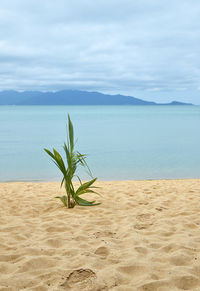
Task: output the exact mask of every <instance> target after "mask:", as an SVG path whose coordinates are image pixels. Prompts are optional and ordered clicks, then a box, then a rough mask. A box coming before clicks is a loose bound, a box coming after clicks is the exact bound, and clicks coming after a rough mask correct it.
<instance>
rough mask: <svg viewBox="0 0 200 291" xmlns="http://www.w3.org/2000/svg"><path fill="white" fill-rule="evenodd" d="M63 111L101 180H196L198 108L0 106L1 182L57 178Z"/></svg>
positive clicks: (199, 140) (199, 164)
mask: <svg viewBox="0 0 200 291" xmlns="http://www.w3.org/2000/svg"><path fill="white" fill-rule="evenodd" d="M67 113H70V115H71V119H72V121H73V124H74V127H75V135H76V137H77V138H78V140H77V149H78V150H79V151H80V152H83V153H87V154H88V163H89V165H90V167H91V169H92V172H93V174H94V176H97V177H98V178H99V179H100V180H119V179H160V178H198V177H200V130H199V129H200V106H0V181H11V180H52V181H53V180H59V179H60V174H59V172H58V170H57V168H56V167H55V165H54V164H53V163H52V162H51V161H50V159H49V157H48V156H47V154H46V153H45V152H44V151H43V148H44V147H47V148H49V149H50V148H52V146H54V147H55V148H56V149H58V150H59V151H60V152H62V151H63V150H62V144H63V142H64V141H65V137H66V121H67ZM81 174H83V173H82V172H81ZM83 177H84V178H87V176H86V175H85V174H84V175H83Z"/></svg>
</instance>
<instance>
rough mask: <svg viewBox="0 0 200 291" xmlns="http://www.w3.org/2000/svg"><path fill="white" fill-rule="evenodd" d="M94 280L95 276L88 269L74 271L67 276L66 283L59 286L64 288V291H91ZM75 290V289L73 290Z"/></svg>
mask: <svg viewBox="0 0 200 291" xmlns="http://www.w3.org/2000/svg"><path fill="white" fill-rule="evenodd" d="M95 279H96V274H95V272H93V271H92V270H90V269H78V270H74V271H73V272H71V273H70V274H69V276H68V277H67V279H66V281H65V282H64V283H63V284H62V285H60V286H61V287H64V288H65V290H69V288H70V289H71V290H84V289H85V288H86V287H87V290H91V288H92V286H94V281H95ZM75 288H76V289H75Z"/></svg>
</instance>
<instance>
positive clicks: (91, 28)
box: [0, 0, 200, 103]
mask: <svg viewBox="0 0 200 291" xmlns="http://www.w3.org/2000/svg"><path fill="white" fill-rule="evenodd" d="M199 14H200V2H199V1H197V0H191V1H187V0H173V1H172V0H169V1H158V0H140V1H132V0H124V1H122V0H110V1H105V0H101V1H100V0H97V1H91V0H90V1H89V0H74V1H66V0H57V1H54V0H48V1H47V0H43V1H35V0H29V1H27V0H15V1H11V0H1V3H0V26H1V31H0V76H1V78H0V89H1V90H2V89H20V90H22V89H40V90H48V89H49V90H50V89H51V90H52V89H55V90H58V89H63V88H78V89H85V90H99V91H102V92H112V93H126V94H129V95H136V94H137V96H136V97H145V98H146V99H149V100H150V99H152V98H153V99H156V98H157V96H159V98H160V101H162V98H163V102H165V101H168V100H170V98H172V97H173V99H177V98H179V100H180V101H188V102H196V103H198V102H199V103H200V101H199V95H198V94H199V92H198V90H197V89H196V88H197V87H198V86H199V73H200V59H199V46H200V39H199V29H200V23H199ZM183 88H184V90H183ZM179 91H180V92H182V91H184V92H186V93H185V94H182V95H180V94H179ZM147 93H148V95H147ZM166 93H167V94H168V95H167V94H166ZM156 94H158V95H156ZM187 94H188V95H187ZM156 101H159V100H156Z"/></svg>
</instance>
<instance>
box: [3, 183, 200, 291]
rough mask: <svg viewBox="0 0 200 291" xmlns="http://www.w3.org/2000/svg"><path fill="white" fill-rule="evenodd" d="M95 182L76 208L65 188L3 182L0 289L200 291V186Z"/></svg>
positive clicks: (40, 184)
mask: <svg viewBox="0 0 200 291" xmlns="http://www.w3.org/2000/svg"><path fill="white" fill-rule="evenodd" d="M97 184H98V186H100V187H101V188H100V189H99V192H100V193H101V195H102V196H101V197H98V196H97V197H96V198H97V200H98V201H101V202H102V204H101V205H99V206H95V207H75V208H74V209H67V208H64V207H63V205H62V204H61V202H60V201H59V200H57V199H55V198H54V196H55V195H57V194H62V193H64V192H63V190H60V188H59V183H1V184H0V221H1V223H0V290H1V291H5V290H6V291H8V290H9V291H16V290H34V291H36V290H37V291H45V290H53V291H63V290H74V291H76V290H91V291H97V290H99V291H100V290H113V291H114V290H121V291H130V290H138V291H140V290H141V291H142V290H146V291H150V290H153V291H154V290H159V291H166V290H169V291H173V290H193V291H197V290H198V291H199V290H200V180H169V181H167V180H158V181H120V182H99V183H97ZM85 197H87V198H89V197H91V195H86V196H85Z"/></svg>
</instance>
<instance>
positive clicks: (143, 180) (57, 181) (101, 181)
mask: <svg viewBox="0 0 200 291" xmlns="http://www.w3.org/2000/svg"><path fill="white" fill-rule="evenodd" d="M199 179H200V177H198V178H172V179H171V178H169V179H168V178H165V179H164V178H160V179H159V178H156V179H136V180H135V179H127V180H126V179H122V180H120V179H118V180H98V179H97V182H100V183H104V182H105V183H106V182H110V183H112V182H113V183H115V182H123V181H126V182H132V181H133V182H145V181H184V180H199ZM88 180H89V179H88ZM88 180H87V179H83V180H82V181H83V182H85V181H88ZM73 182H74V183H77V182H78V180H75V181H73ZM4 183H60V181H59V180H55V181H54V180H5V181H0V185H1V184H4Z"/></svg>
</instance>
